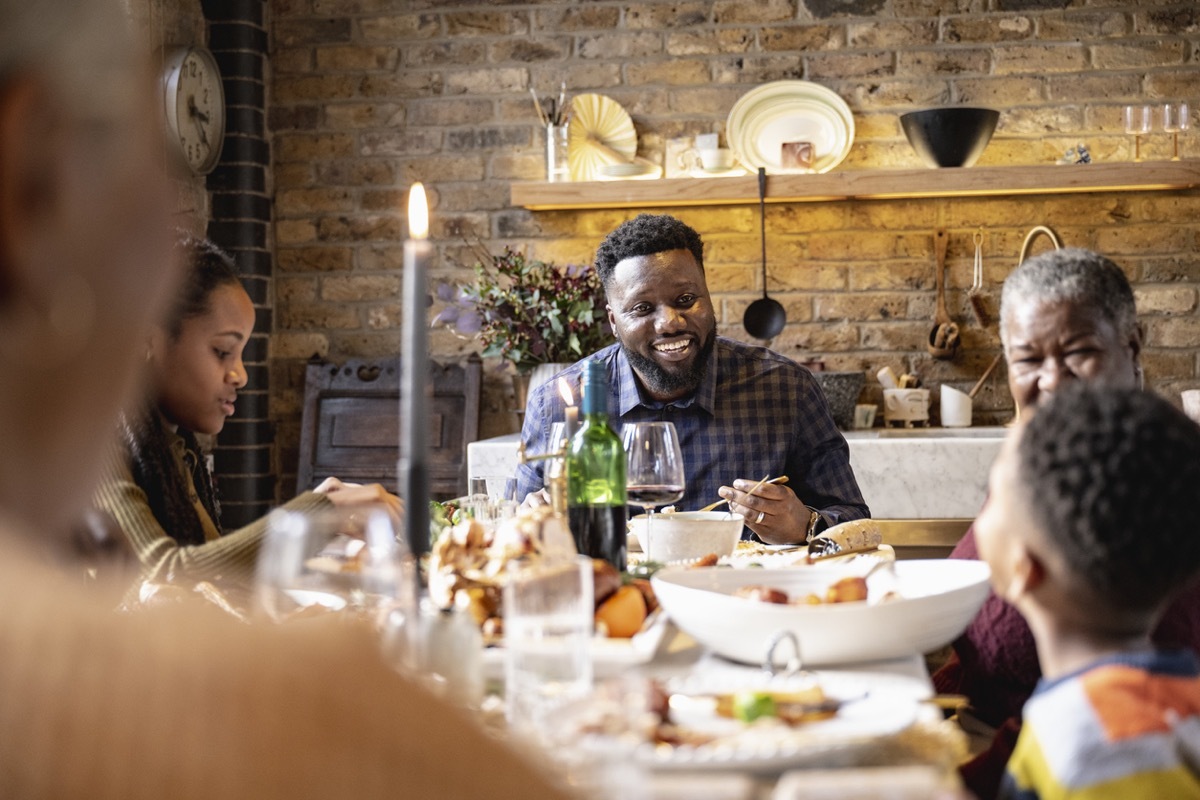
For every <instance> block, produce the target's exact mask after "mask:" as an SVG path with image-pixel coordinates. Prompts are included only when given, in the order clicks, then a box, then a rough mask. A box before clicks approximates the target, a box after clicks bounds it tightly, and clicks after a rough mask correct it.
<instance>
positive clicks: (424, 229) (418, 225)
mask: <svg viewBox="0 0 1200 800" xmlns="http://www.w3.org/2000/svg"><path fill="white" fill-rule="evenodd" d="M408 231H409V234H410V235H411V236H412V238H414V239H428V238H429V203H428V202H426V200H425V187H424V186H422V185H421V182H420V181H418V182H416V183H414V184H413V185H412V188H411V189H409V190H408Z"/></svg>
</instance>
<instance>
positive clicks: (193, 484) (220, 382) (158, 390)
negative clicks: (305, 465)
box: [96, 236, 400, 587]
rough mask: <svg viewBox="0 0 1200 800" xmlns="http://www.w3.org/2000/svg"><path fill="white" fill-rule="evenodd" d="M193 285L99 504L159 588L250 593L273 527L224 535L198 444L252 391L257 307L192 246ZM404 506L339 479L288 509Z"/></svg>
mask: <svg viewBox="0 0 1200 800" xmlns="http://www.w3.org/2000/svg"><path fill="white" fill-rule="evenodd" d="M179 246H180V250H181V252H182V255H183V257H184V259H185V261H186V263H187V273H186V277H185V279H184V286H183V289H182V290H181V292H180V294H179V296H178V298H177V300H176V302H175V305H174V308H173V309H172V310H171V312H170V314H169V317H168V319H167V320H166V321H165V323H164V324H162V325H161V326H159V327H158V328H157V329H156V330H155V332H154V334H153V336H152V337H151V341H150V344H149V347H148V352H147V365H148V367H149V378H150V390H151V391H150V395H151V398H150V400H149V401H148V402H147V403H146V405H145V407H144V408H143V409H142V410H141V411H140V413H137V414H127V415H126V416H125V417H124V418H123V419H122V420H121V423H120V430H119V433H120V439H121V447H120V449H119V452H116V453H114V454H113V457H112V458H111V459H110V461H109V463H108V464H107V465H106V469H105V473H104V478H103V481H102V482H101V484H100V486H99V488H98V489H97V492H96V504H97V506H98V507H99V508H100V509H101V510H102V511H104V512H107V513H108V515H110V516H111V517H112V518H113V519H114V520H115V522H116V524H117V526H118V527H120V529H121V530H122V531H123V532H124V534H125V536H126V538H127V539H128V541H129V544H130V545H131V547H132V549H133V551H134V552H135V553H136V554H137V557H138V560H139V561H140V562H141V564H142V566H143V569H144V575H143V578H144V579H146V580H150V581H153V582H156V583H158V582H168V583H170V582H184V583H186V582H192V581H196V580H211V581H218V582H219V583H220V584H221V585H222V586H226V585H228V586H241V587H244V586H246V585H248V584H249V583H250V582H251V581H252V580H253V576H254V567H255V560H256V558H257V556H258V549H259V545H260V544H261V542H262V538H263V535H264V533H265V531H266V520H265V518H264V519H259V520H257V521H255V522H253V523H251V524H250V525H248V526H246V527H244V528H241V529H239V530H236V531H230V532H226V531H223V530H222V528H221V513H220V504H219V502H218V497H217V492H216V489H215V486H214V481H213V478H212V475H211V473H210V471H209V469H208V466H207V464H206V460H205V457H204V455H203V453H202V452H201V449H200V446H199V443H198V441H197V438H196V436H197V434H201V435H209V436H212V435H216V434H217V433H219V432H220V431H221V429H222V428H223V427H224V426H225V420H226V419H227V418H228V417H229V416H231V415H232V414H233V413H234V409H235V403H236V401H237V393H238V390H240V389H241V388H242V387H243V386H245V385H246V380H247V378H246V368H245V365H244V364H243V363H242V351H243V350H244V348H245V346H246V343H247V342H248V341H249V339H250V334H251V332H252V330H253V328H254V305H253V304H252V303H251V301H250V296H249V295H248V294H247V293H246V290H245V289H244V288H243V287H242V284H241V281H240V280H239V278H238V275H237V272H236V269H235V267H234V264H233V262H232V260H231V259H230V258H229V256H227V255H226V254H225V253H223V252H222V251H221V250H220V249H219V248H217V247H216V245H214V244H212V243H211V242H208V241H205V240H200V239H196V238H193V237H190V236H184V237H183V238H182V239H181V241H180V243H179ZM399 502H400V501H399V500H398V498H396V497H395V496H393V495H391V494H389V493H388V492H386V491H385V490H384V489H383V487H381V486H379V485H378V484H372V485H370V486H357V485H353V484H345V483H342V482H341V481H339V480H337V479H336V478H330V479H328V480H326V481H325V482H324V483H322V484H321V485H320V486H318V487H317V488H316V489H315V490H313V491H311V492H305V493H303V494H301V495H299V496H298V497H296V498H295V499H293V500H292V501H290V502H289V503H288V504H287V505H286V508H289V509H292V510H297V511H305V510H315V509H319V508H322V507H328V506H331V505H348V504H359V503H379V504H382V505H384V506H385V507H387V508H388V510H389V511H390V512H391V513H392V514H393V515H394V516H395V515H398V514H399V508H400V506H399Z"/></svg>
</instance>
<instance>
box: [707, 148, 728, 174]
mask: <svg viewBox="0 0 1200 800" xmlns="http://www.w3.org/2000/svg"><path fill="white" fill-rule="evenodd" d="M700 166H702V167H703V168H704V169H705V170H707V171H708V172H723V171H724V170H727V169H733V151H732V150H730V149H729V148H728V147H718V148H717V149H715V150H701V151H700Z"/></svg>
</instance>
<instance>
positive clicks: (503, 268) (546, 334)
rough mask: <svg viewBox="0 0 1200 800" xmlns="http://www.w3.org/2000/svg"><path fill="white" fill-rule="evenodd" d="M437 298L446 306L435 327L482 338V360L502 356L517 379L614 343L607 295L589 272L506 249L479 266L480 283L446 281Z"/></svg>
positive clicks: (477, 271)
mask: <svg viewBox="0 0 1200 800" xmlns="http://www.w3.org/2000/svg"><path fill="white" fill-rule="evenodd" d="M437 297H438V299H439V300H441V301H442V302H443V303H446V304H447V305H446V306H445V307H444V308H443V309H442V310H441V311H439V312H438V314H437V316H435V317H434V320H433V324H434V325H435V326H439V325H444V326H446V327H449V328H450V329H451V330H453V331H454V332H455V333H457V334H459V335H460V336H478V337H479V339H480V340H481V341H482V342H483V345H484V350H483V356H484V357H499V358H502V359H504V360H505V361H508V362H510V363H511V364H512V365H513V366H514V367H515V368H516V370H517V372H518V373H519V374H525V373H528V372H529V371H531V370H532V369H533V368H534V367H536V366H537V365H539V364H549V363H571V362H574V361H578V360H579V359H581V358H583V357H584V356H587V355H590V354H591V353H594V352H596V351H597V350H599V349H600V348H601V347H604V346H605V345H609V344H612V342H613V335H612V328H611V327H610V326H609V324H608V317H607V315H606V314H605V312H604V290H603V287H602V286H601V285H600V278H599V276H598V275H596V272H595V270H593V269H592V268H591V267H585V266H579V265H569V266H567V267H566V269H563V270H560V269H559V268H558V267H556V266H555V265H554V264H552V263H547V262H545V261H538V260H536V259H530V258H526V257H525V255H524V253H521V252H519V251H517V250H513V249H512V248H511V247H506V248H504V252H503V253H502V254H500V255H498V256H491V255H489V256H488V257H487V259H486V263H485V262H479V263H476V264H475V283H474V284H469V285H465V286H454V285H451V284H444V283H443V284H441V285H439V286H438V287H437Z"/></svg>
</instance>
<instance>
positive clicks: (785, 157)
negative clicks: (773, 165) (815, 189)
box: [779, 142, 815, 170]
mask: <svg viewBox="0 0 1200 800" xmlns="http://www.w3.org/2000/svg"><path fill="white" fill-rule="evenodd" d="M779 150H780V152H779V166H781V167H783V168H784V169H798V170H811V169H812V168H813V162H814V161H815V154H814V152H813V150H814V148H813V144H812V142H783V143H782V144H780V145H779Z"/></svg>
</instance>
